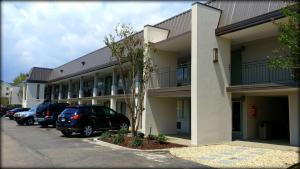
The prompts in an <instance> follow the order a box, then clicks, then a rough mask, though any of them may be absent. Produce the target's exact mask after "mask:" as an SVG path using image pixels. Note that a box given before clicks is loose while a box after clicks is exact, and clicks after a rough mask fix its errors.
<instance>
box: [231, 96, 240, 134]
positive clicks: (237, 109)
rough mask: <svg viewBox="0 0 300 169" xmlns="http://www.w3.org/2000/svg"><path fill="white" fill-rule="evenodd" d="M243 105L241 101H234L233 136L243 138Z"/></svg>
mask: <svg viewBox="0 0 300 169" xmlns="http://www.w3.org/2000/svg"><path fill="white" fill-rule="evenodd" d="M242 126H243V125H242V106H241V102H240V101H233V102H232V138H233V139H242V138H243V133H242Z"/></svg>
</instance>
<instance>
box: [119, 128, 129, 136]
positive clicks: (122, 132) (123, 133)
mask: <svg viewBox="0 0 300 169" xmlns="http://www.w3.org/2000/svg"><path fill="white" fill-rule="evenodd" d="M128 132H129V131H128V130H127V129H126V128H121V129H120V130H119V131H118V134H121V135H126V134H127V133H128Z"/></svg>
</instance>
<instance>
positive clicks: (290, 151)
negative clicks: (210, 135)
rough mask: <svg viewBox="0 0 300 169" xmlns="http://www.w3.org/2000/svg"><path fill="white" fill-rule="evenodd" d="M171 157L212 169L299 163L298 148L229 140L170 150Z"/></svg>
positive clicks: (285, 165)
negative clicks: (214, 168)
mask: <svg viewBox="0 0 300 169" xmlns="http://www.w3.org/2000/svg"><path fill="white" fill-rule="evenodd" d="M170 152H171V154H173V155H175V156H177V157H180V158H183V159H186V160H191V161H194V162H198V163H201V164H204V165H208V166H210V167H216V168H224V167H225V168H287V167H289V166H292V165H294V164H296V163H299V162H300V161H299V155H300V154H299V147H292V146H284V145H274V144H265V143H255V142H247V141H233V142H230V143H226V144H218V145H209V146H198V147H185V148H174V149H171V150H170Z"/></svg>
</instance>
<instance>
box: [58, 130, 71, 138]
mask: <svg viewBox="0 0 300 169" xmlns="http://www.w3.org/2000/svg"><path fill="white" fill-rule="evenodd" d="M61 133H62V134H63V135H64V136H66V137H69V136H71V135H72V133H73V132H71V131H61Z"/></svg>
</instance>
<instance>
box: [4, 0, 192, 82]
mask: <svg viewBox="0 0 300 169" xmlns="http://www.w3.org/2000/svg"><path fill="white" fill-rule="evenodd" d="M191 3H192V2H172V3H170V2H96V1H93V2H82V1H81V2H77V1H76V2H68V1H64V2H58V1H56V2H46V1H43V2H3V3H2V25H1V26H2V53H1V54H2V65H3V67H2V71H1V72H2V79H4V80H5V81H11V80H12V79H13V78H14V77H16V76H17V75H18V74H19V73H21V72H27V71H29V69H30V68H31V67H33V66H39V67H50V68H54V67H57V66H59V65H62V64H64V63H66V62H68V61H70V60H73V59H75V58H78V57H80V56H82V55H84V54H86V53H89V52H91V51H94V50H96V49H98V48H100V47H102V46H103V45H104V43H103V38H104V36H105V35H106V34H109V33H113V30H114V27H115V26H116V25H117V24H118V23H128V24H131V25H132V26H134V27H135V28H136V29H137V30H140V29H142V28H143V26H144V25H146V24H155V23H158V22H160V21H162V20H164V19H167V18H169V17H171V16H173V15H176V14H178V13H180V12H183V11H184V10H187V9H189V8H190V7H191Z"/></svg>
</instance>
